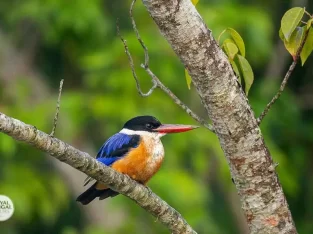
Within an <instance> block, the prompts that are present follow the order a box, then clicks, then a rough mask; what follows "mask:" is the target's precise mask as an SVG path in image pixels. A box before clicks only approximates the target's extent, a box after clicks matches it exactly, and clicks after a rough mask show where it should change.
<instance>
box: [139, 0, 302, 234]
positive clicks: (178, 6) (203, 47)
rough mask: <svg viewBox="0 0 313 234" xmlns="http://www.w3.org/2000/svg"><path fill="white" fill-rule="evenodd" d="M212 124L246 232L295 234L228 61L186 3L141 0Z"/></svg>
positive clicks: (182, 0) (267, 155) (270, 162)
mask: <svg viewBox="0 0 313 234" xmlns="http://www.w3.org/2000/svg"><path fill="white" fill-rule="evenodd" d="M142 1H143V3H144V5H145V6H146V8H147V10H148V12H149V13H150V15H151V17H152V18H153V19H154V21H155V23H156V24H157V25H158V27H159V29H160V31H161V33H162V34H163V35H164V37H165V38H166V39H167V40H168V42H169V43H170V45H171V46H172V48H173V50H174V51H175V53H176V54H177V56H178V57H179V58H180V60H181V61H182V63H183V64H184V65H185V67H186V68H187V69H188V72H189V74H190V75H191V77H192V81H193V84H194V86H195V87H196V89H197V92H198V94H199V96H200V98H201V100H202V103H203V105H204V107H205V108H206V110H207V113H208V116H209V117H210V119H211V120H212V123H213V126H214V129H215V131H216V134H217V136H218V138H219V141H220V144H221V147H222V149H223V151H224V153H225V156H226V159H227V161H228V163H229V166H230V171H231V174H232V177H233V179H234V181H235V184H236V188H237V190H238V193H239V195H240V197H241V203H242V209H243V211H244V213H245V216H246V220H247V222H248V226H249V229H250V232H251V233H297V231H296V228H295V226H294V222H293V219H292V216H291V213H290V211H289V208H288V204H287V201H286V198H285V196H284V193H283V190H282V187H281V185H280V183H279V180H278V176H277V174H276V172H275V165H274V163H273V160H272V158H271V155H270V153H269V151H268V149H267V147H266V145H265V143H264V140H263V137H262V134H261V131H260V129H259V127H258V123H257V120H256V118H255V116H254V113H253V111H252V109H251V107H250V105H249V103H248V100H247V98H246V96H245V94H244V93H243V91H242V88H241V87H240V85H239V83H238V82H237V77H236V76H235V74H234V72H233V70H232V68H231V65H230V64H229V62H228V60H227V57H226V56H225V54H224V53H223V52H222V50H221V49H220V48H219V46H218V44H217V43H216V41H215V40H214V38H213V36H212V33H211V31H210V30H209V29H208V28H207V26H206V25H205V23H204V22H203V20H202V18H201V16H200V15H199V13H198V12H197V10H196V9H195V7H194V6H193V5H192V3H191V1H190V0H142Z"/></svg>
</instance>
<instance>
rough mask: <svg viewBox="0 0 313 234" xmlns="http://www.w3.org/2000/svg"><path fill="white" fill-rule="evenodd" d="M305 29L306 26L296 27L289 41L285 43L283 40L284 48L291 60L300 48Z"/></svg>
mask: <svg viewBox="0 0 313 234" xmlns="http://www.w3.org/2000/svg"><path fill="white" fill-rule="evenodd" d="M305 28H306V26H304V27H297V28H296V29H295V30H294V31H293V33H292V34H291V36H290V39H289V41H287V40H286V39H285V38H284V44H285V47H286V49H287V50H288V52H289V53H290V54H291V56H292V57H293V59H295V56H296V54H297V51H298V49H299V47H300V44H301V42H302V40H303V39H304V35H305V30H306V29H305Z"/></svg>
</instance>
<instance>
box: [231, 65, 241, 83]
mask: <svg viewBox="0 0 313 234" xmlns="http://www.w3.org/2000/svg"><path fill="white" fill-rule="evenodd" d="M230 64H231V66H232V67H233V70H234V72H235V73H236V75H237V77H238V82H239V83H240V84H241V76H240V72H239V69H238V67H237V64H236V63H235V61H234V60H231V61H230Z"/></svg>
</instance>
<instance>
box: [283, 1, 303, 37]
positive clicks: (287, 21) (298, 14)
mask: <svg viewBox="0 0 313 234" xmlns="http://www.w3.org/2000/svg"><path fill="white" fill-rule="evenodd" d="M304 10H305V9H304V8H301V7H294V8H291V9H290V10H288V11H287V12H286V13H285V14H284V16H283V18H282V19H281V29H282V32H283V34H284V36H285V38H286V40H287V41H289V40H290V38H291V35H292V33H293V31H294V30H295V29H296V27H297V26H298V24H299V23H300V21H301V19H302V17H303V14H304Z"/></svg>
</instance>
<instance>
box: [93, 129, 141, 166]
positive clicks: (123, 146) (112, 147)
mask: <svg viewBox="0 0 313 234" xmlns="http://www.w3.org/2000/svg"><path fill="white" fill-rule="evenodd" d="M139 140H140V137H139V136H138V135H127V134H124V133H116V134H115V135H113V136H111V137H110V138H109V139H108V140H107V141H106V142H105V143H104V144H103V145H102V147H101V148H100V150H99V152H98V154H97V160H98V161H99V162H102V163H104V164H105V165H107V166H110V165H111V164H113V163H114V162H115V161H116V160H119V159H121V158H123V156H125V154H126V153H127V152H128V150H129V149H130V148H136V147H138V145H139Z"/></svg>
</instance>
